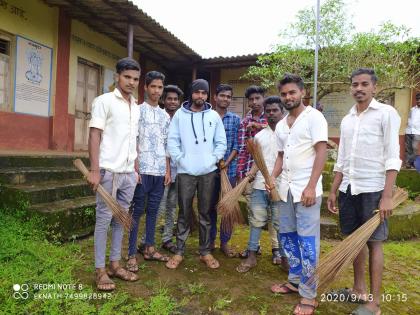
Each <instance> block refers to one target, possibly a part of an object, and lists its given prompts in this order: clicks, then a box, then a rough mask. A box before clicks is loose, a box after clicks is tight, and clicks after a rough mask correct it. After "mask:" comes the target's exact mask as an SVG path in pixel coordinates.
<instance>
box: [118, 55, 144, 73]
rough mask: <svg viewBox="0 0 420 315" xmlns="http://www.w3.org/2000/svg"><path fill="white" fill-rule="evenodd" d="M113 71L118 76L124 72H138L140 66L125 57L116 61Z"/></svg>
mask: <svg viewBox="0 0 420 315" xmlns="http://www.w3.org/2000/svg"><path fill="white" fill-rule="evenodd" d="M115 70H116V71H117V73H118V74H120V73H121V72H123V71H125V70H137V71H140V65H139V63H138V62H137V61H135V60H134V59H133V58H130V57H126V58H122V59H120V60H118V61H117V64H116V66H115Z"/></svg>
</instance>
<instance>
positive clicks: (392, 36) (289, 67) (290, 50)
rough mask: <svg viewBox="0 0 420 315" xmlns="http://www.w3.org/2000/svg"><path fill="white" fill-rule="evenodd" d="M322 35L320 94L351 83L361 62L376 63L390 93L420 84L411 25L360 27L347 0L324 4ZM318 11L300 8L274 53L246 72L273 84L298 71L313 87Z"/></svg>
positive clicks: (383, 94)
mask: <svg viewBox="0 0 420 315" xmlns="http://www.w3.org/2000/svg"><path fill="white" fill-rule="evenodd" d="M320 14H321V31H320V36H319V48H320V50H319V59H318V69H319V71H318V73H319V77H318V80H319V82H318V85H319V86H318V95H317V99H318V100H319V99H321V98H322V97H323V96H325V95H327V94H329V93H332V92H340V91H343V90H347V89H348V85H349V84H348V82H349V76H350V74H351V72H352V71H353V70H355V69H357V68H360V67H369V68H373V69H375V71H376V72H377V74H378V77H379V85H380V87H381V91H378V95H379V96H378V97H379V98H381V97H382V98H386V97H388V96H389V93H391V91H390V90H391V89H395V88H404V87H410V88H416V87H417V88H418V87H419V81H420V80H419V72H418V67H419V60H420V55H419V51H420V50H419V47H420V41H419V38H412V37H410V32H409V29H408V28H407V27H405V26H396V25H394V24H392V23H391V22H386V23H384V24H382V25H381V26H380V29H379V30H378V31H374V30H372V31H369V32H364V33H354V31H353V30H354V26H353V24H352V23H351V21H350V18H349V17H348V16H347V14H346V4H345V2H344V1H343V0H327V1H325V3H324V4H322V6H321V9H320ZM315 23H316V17H315V11H314V9H313V8H307V9H303V10H300V11H299V12H298V14H297V15H296V22H295V23H292V24H291V25H290V27H289V28H287V30H285V31H283V32H281V33H280V41H281V44H279V45H278V46H277V47H276V48H275V50H274V52H273V53H271V54H268V55H263V56H260V57H259V58H258V60H257V65H256V66H251V67H250V68H249V69H248V72H247V74H246V75H245V77H246V78H248V79H252V80H254V81H258V82H260V84H262V85H263V86H265V87H271V86H273V85H274V84H275V83H276V82H277V81H278V80H279V79H280V78H281V77H282V76H283V74H284V73H286V72H289V73H297V74H299V75H300V76H302V78H303V79H304V81H305V82H306V83H307V88H308V89H309V88H312V86H311V85H312V82H313V75H314V56H315V52H314V47H315Z"/></svg>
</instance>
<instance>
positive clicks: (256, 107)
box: [248, 93, 264, 112]
mask: <svg viewBox="0 0 420 315" xmlns="http://www.w3.org/2000/svg"><path fill="white" fill-rule="evenodd" d="M263 103H264V97H263V96H262V94H259V93H252V94H251V95H250V96H249V97H248V106H249V107H251V110H252V111H254V112H262V111H263Z"/></svg>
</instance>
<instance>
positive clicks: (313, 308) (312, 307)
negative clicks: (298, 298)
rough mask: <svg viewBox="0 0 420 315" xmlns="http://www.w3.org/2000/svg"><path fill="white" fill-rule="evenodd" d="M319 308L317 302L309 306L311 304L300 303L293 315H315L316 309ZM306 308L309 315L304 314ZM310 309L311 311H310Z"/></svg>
mask: <svg viewBox="0 0 420 315" xmlns="http://www.w3.org/2000/svg"><path fill="white" fill-rule="evenodd" d="M317 307H318V303H317V302H316V301H315V304H309V303H302V302H299V303H298V304H297V305H296V307H295V310H294V312H293V314H295V315H300V314H302V315H313V314H315V309H316V308H317ZM305 308H306V310H307V311H309V313H307V312H302V309H305ZM308 309H309V310H308Z"/></svg>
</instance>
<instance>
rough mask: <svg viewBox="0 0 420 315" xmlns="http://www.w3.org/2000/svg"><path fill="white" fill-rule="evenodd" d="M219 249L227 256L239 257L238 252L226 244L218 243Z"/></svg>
mask: <svg viewBox="0 0 420 315" xmlns="http://www.w3.org/2000/svg"><path fill="white" fill-rule="evenodd" d="M220 251H221V252H222V253H223V254H224V255H225V256H226V257H227V258H236V257H239V255H238V253H237V252H235V251H234V250H233V249H232V248H231V247H229V246H228V245H227V244H225V245H220Z"/></svg>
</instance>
